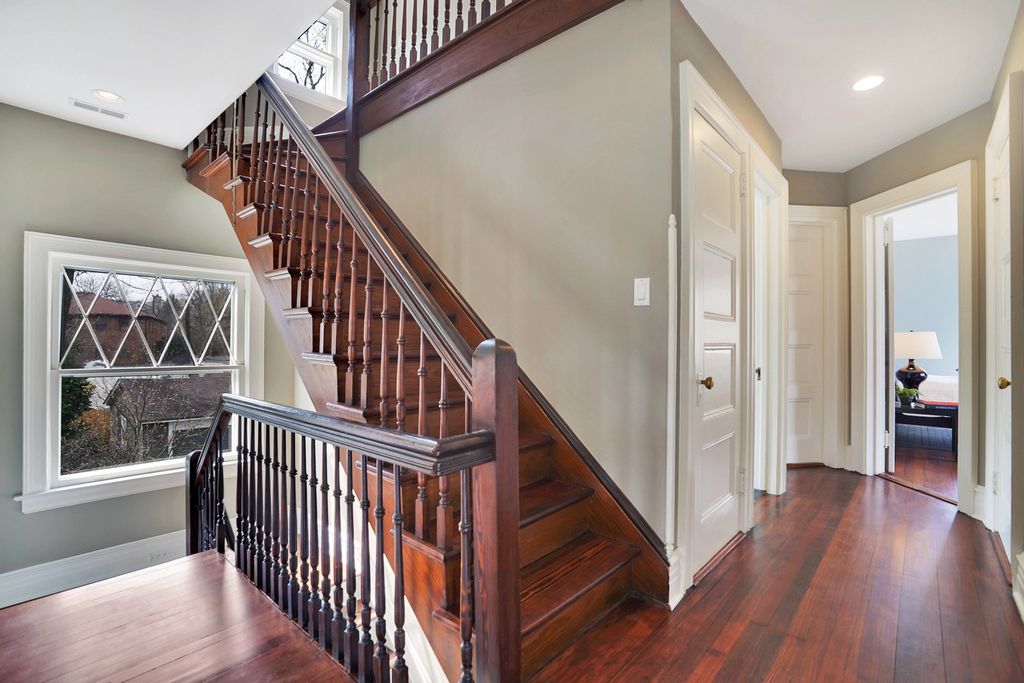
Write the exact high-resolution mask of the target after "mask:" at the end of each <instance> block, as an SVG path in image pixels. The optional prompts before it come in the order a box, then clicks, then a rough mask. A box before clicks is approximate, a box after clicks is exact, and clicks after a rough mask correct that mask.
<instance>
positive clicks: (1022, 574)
mask: <svg viewBox="0 0 1024 683" xmlns="http://www.w3.org/2000/svg"><path fill="white" fill-rule="evenodd" d="M1011 574H1013V602H1014V603H1015V604H1016V605H1017V613H1018V614H1020V618H1021V619H1022V620H1024V553H1020V554H1019V555H1017V556H1016V557H1014V558H1013V571H1012V572H1011Z"/></svg>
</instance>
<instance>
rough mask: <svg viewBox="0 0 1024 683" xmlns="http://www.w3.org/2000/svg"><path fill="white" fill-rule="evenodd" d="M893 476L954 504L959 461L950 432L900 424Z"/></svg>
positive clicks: (897, 431) (897, 429) (897, 433)
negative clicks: (947, 499)
mask: <svg viewBox="0 0 1024 683" xmlns="http://www.w3.org/2000/svg"><path fill="white" fill-rule="evenodd" d="M895 460H896V469H895V471H894V472H893V476H895V477H897V478H898V479H901V480H903V481H905V482H908V483H910V484H912V485H914V486H918V487H920V488H922V489H925V490H927V491H931V492H933V493H937V494H939V495H940V496H943V497H945V498H949V499H950V500H953V501H955V500H956V498H957V480H956V472H957V460H956V453H955V452H953V438H952V433H951V432H950V430H948V429H939V428H936V427H918V426H914V425H899V426H898V427H897V428H896V458H895Z"/></svg>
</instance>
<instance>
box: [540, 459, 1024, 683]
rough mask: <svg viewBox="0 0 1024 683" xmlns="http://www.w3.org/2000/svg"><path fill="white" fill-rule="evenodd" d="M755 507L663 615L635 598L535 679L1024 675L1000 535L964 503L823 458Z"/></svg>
mask: <svg viewBox="0 0 1024 683" xmlns="http://www.w3.org/2000/svg"><path fill="white" fill-rule="evenodd" d="M756 516H757V519H758V520H759V521H758V523H757V525H756V527H755V528H754V530H753V531H752V532H751V534H750V535H749V537H748V538H746V539H745V540H744V541H743V542H742V543H740V545H739V546H738V547H737V548H736V550H735V551H734V552H733V553H732V554H731V555H729V556H728V557H727V558H726V559H725V560H724V561H723V562H722V564H721V565H719V566H718V567H717V568H716V569H715V570H714V571H712V572H711V573H710V574H709V575H708V576H707V577H706V578H705V579H704V581H703V582H701V584H700V585H698V586H697V587H696V588H694V589H692V590H691V591H690V593H689V594H688V595H687V596H686V598H685V599H684V600H683V602H682V603H681V604H680V605H679V606H678V607H677V608H676V609H675V610H674V611H673V612H672V613H671V614H670V615H668V617H667V618H666V617H665V613H664V612H659V611H657V610H653V609H648V608H646V607H645V606H644V605H643V604H642V603H637V602H634V603H633V604H629V605H625V606H623V607H622V608H621V614H620V615H619V616H620V618H619V619H617V620H615V621H618V622H619V623H620V626H619V627H618V628H615V629H604V630H602V629H596V630H595V631H593V632H591V633H590V634H589V635H588V637H587V638H586V639H584V640H583V641H581V642H580V643H578V644H577V645H576V646H575V647H574V649H572V650H570V651H569V652H566V653H565V654H564V655H562V657H561V658H560V659H558V660H556V661H555V662H554V663H553V664H552V665H551V666H549V667H548V668H547V669H545V670H544V671H543V672H542V673H543V674H544V676H543V678H541V679H540V680H545V681H567V680H586V681H587V682H588V683H597V682H598V681H623V682H625V681H630V682H635V681H723V682H729V683H735V682H738V681H762V680H770V681H830V682H832V681H847V680H849V681H855V680H860V681H928V682H935V681H950V682H952V681H957V682H959V681H986V682H989V683H993V682H996V681H1024V624H1022V623H1021V620H1020V617H1019V616H1018V614H1017V611H1016V608H1015V607H1014V604H1013V601H1012V598H1011V595H1010V587H1009V585H1008V583H1007V580H1006V577H1005V574H1004V573H1003V570H1002V568H1001V565H1000V563H999V558H998V556H997V555H996V552H995V550H994V548H993V545H992V542H991V537H990V534H989V532H988V531H987V530H986V529H985V528H984V527H982V526H981V524H979V523H978V522H977V521H975V520H973V519H971V518H969V517H966V516H964V515H960V514H957V512H956V508H954V507H953V506H951V505H949V504H948V503H944V502H942V501H940V500H938V499H935V498H932V497H929V496H926V495H924V494H921V493H918V492H916V491H912V490H910V489H907V488H904V487H902V486H899V485H897V484H894V483H892V482H889V481H885V480H883V479H880V478H877V477H862V476H860V475H857V474H853V473H850V472H844V471H838V470H831V469H828V468H824V467H821V468H814V469H799V470H791V471H790V472H789V478H788V492H787V493H786V495H785V496H781V497H773V496H761V497H760V498H758V499H757V502H756ZM606 623H607V621H606ZM581 676H585V677H584V678H581Z"/></svg>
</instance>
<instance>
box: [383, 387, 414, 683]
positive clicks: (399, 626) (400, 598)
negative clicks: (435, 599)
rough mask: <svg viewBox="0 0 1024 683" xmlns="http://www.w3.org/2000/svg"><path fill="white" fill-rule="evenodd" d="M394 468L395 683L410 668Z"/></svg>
mask: <svg viewBox="0 0 1024 683" xmlns="http://www.w3.org/2000/svg"><path fill="white" fill-rule="evenodd" d="M399 369H401V367H399ZM394 470H395V471H394V475H395V477H394V499H395V502H394V507H395V511H394V514H393V515H392V517H391V521H392V525H393V527H394V532H395V550H394V553H395V603H394V604H395V616H394V620H395V637H394V643H395V662H394V664H393V665H392V667H391V680H392V682H393V683H408V681H409V668H408V667H407V666H406V663H405V560H404V558H403V554H402V553H403V549H402V543H403V540H404V537H403V535H402V530H403V529H404V528H405V520H404V518H403V517H402V468H401V467H398V466H397V465H395V467H394ZM382 559H383V558H382Z"/></svg>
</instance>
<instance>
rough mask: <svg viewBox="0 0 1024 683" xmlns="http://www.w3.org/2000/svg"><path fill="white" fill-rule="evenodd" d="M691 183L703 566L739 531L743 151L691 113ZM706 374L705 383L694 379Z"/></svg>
mask: <svg viewBox="0 0 1024 683" xmlns="http://www.w3.org/2000/svg"><path fill="white" fill-rule="evenodd" d="M692 135H693V156H692V158H691V160H690V163H691V164H692V169H693V173H694V181H695V183H696V194H695V196H694V202H695V204H694V207H693V223H692V224H691V230H692V240H693V242H692V243H693V246H694V249H695V252H694V258H693V262H692V265H693V271H692V273H693V275H692V277H693V283H694V284H693V298H694V310H695V312H696V320H695V326H694V329H693V336H694V346H695V352H696V356H695V358H694V363H695V367H696V368H697V375H698V377H697V378H696V380H695V381H694V383H693V384H692V385H691V387H690V391H695V392H696V393H697V410H696V416H695V417H696V419H695V421H694V423H693V425H692V426H693V448H694V470H693V478H694V498H693V503H694V505H695V508H694V518H693V557H692V567H693V568H694V569H697V568H700V567H702V566H703V565H704V564H705V563H707V562H708V561H709V560H710V559H711V558H712V557H713V556H714V555H715V554H716V553H717V552H718V551H719V550H720V549H721V548H723V547H724V546H725V545H727V544H728V543H729V541H730V540H731V539H732V538H733V537H734V536H735V535H736V534H737V533H738V532H739V531H740V530H741V526H742V525H741V521H740V501H739V500H738V498H739V495H740V492H739V489H740V479H741V470H742V462H741V458H742V439H743V435H742V433H741V427H742V424H741V419H742V414H741V410H742V404H743V399H742V397H741V395H740V389H741V384H742V380H741V378H740V373H741V371H742V368H741V358H740V354H741V352H742V351H743V349H742V348H741V339H742V330H741V317H742V313H741V308H742V307H743V305H744V303H745V302H744V301H743V297H742V296H741V281H740V277H741V273H742V272H743V268H744V259H743V237H744V227H745V226H744V222H745V221H744V213H745V212H744V210H743V195H744V191H743V183H744V181H745V178H744V173H743V154H742V153H741V152H740V150H739V149H737V148H736V147H735V146H733V144H732V143H731V142H730V141H729V140H728V139H727V138H726V137H725V136H724V135H722V133H720V132H719V131H718V129H716V128H715V127H714V126H713V125H712V124H711V123H710V122H709V121H708V120H707V119H706V118H705V117H704V116H702V115H700V114H698V115H697V116H695V117H694V119H693V128H692ZM701 381H704V382H705V383H706V384H703V385H702V384H700V382H701Z"/></svg>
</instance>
